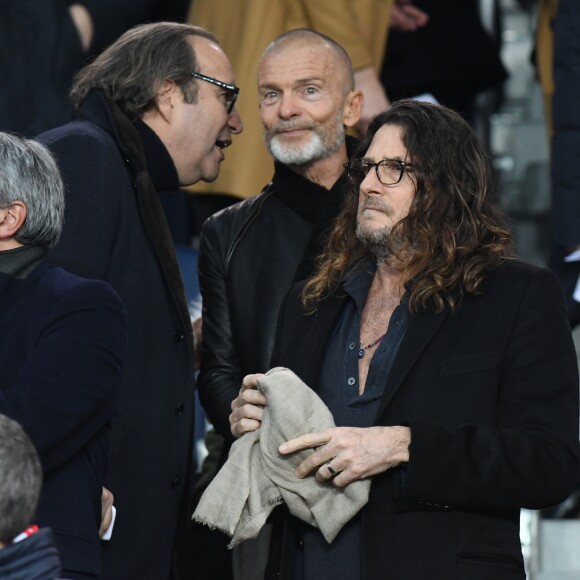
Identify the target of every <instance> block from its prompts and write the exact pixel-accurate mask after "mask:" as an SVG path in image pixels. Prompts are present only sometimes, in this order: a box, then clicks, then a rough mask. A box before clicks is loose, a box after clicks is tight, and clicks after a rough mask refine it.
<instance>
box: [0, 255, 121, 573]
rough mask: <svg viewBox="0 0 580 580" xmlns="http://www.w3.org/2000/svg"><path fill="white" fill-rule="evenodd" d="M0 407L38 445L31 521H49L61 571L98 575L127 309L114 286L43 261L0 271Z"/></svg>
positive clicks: (47, 524) (42, 524)
mask: <svg viewBox="0 0 580 580" xmlns="http://www.w3.org/2000/svg"><path fill="white" fill-rule="evenodd" d="M0 336H1V337H2V339H1V340H2V342H1V346H0V413H3V414H5V415H8V416H9V417H11V418H13V419H15V420H17V421H18V422H19V423H20V424H21V425H22V426H23V428H24V429H25V431H26V432H27V433H28V435H29V436H30V438H31V439H32V441H33V443H34V444H35V446H36V448H37V449H38V452H39V455H40V459H41V462H42V467H43V471H44V484H43V489H42V494H41V498H40V503H39V506H38V511H37V514H36V518H35V521H36V523H38V525H40V526H50V527H51V528H52V529H53V531H54V533H55V538H56V542H57V546H58V548H59V551H60V553H61V556H62V562H63V568H64V569H65V570H75V571H79V572H84V573H90V574H95V575H98V574H100V571H101V570H100V568H101V566H100V541H99V536H98V530H99V525H100V521H101V488H102V486H103V481H104V475H105V469H106V466H107V459H108V423H109V422H110V421H111V419H112V418H113V414H114V412H115V408H116V405H117V402H118V398H119V393H120V388H121V380H122V372H123V363H124V358H125V351H126V332H125V315H124V311H123V307H122V305H121V302H120V300H119V298H118V297H117V295H116V294H115V292H114V291H113V290H112V288H111V287H110V286H109V285H108V284H105V283H104V282H101V281H96V280H85V279H83V278H79V277H78V276H74V275H72V274H69V273H68V272H65V271H64V270H62V269H60V268H56V269H49V268H48V266H47V265H46V264H45V263H41V264H40V265H39V266H38V267H37V268H36V269H35V270H34V271H33V272H32V273H31V274H29V275H28V276H27V277H26V278H24V279H14V278H12V277H10V276H8V275H7V274H0Z"/></svg>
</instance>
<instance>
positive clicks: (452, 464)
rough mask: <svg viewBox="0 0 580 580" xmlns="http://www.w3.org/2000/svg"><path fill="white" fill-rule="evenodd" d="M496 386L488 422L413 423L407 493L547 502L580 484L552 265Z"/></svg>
mask: <svg viewBox="0 0 580 580" xmlns="http://www.w3.org/2000/svg"><path fill="white" fill-rule="evenodd" d="M465 380H468V378H467V377H466V379H465ZM489 389H490V391H491V392H496V393H497V402H496V405H495V417H489V418H488V420H486V421H481V422H478V423H477V424H475V423H474V424H463V425H459V426H455V427H449V426H446V425H445V424H435V423H427V422H421V421H411V422H410V427H411V434H412V435H411V447H410V461H409V463H408V467H407V476H406V478H405V480H404V486H403V487H401V489H400V490H399V492H400V496H401V498H404V499H406V500H409V499H410V500H411V501H413V502H417V503H419V504H421V503H424V504H429V505H440V506H449V507H451V508H452V509H453V508H458V509H470V508H471V509H479V508H481V509H486V508H491V509H493V508H520V507H526V508H531V509H539V508H545V507H547V506H549V505H553V504H556V503H558V502H561V501H563V500H564V499H565V498H566V497H567V496H568V495H569V493H570V492H571V491H572V490H573V489H574V488H575V486H576V485H577V484H578V481H579V477H580V467H579V466H580V454H579V445H578V369H577V361H576V354H575V350H574V345H573V342H572V339H571V334H570V328H569V326H568V323H567V321H566V317H565V312H564V306H563V301H562V297H561V290H560V289H559V287H558V283H557V281H556V279H555V278H554V275H553V274H552V273H551V272H548V271H544V270H542V271H539V272H538V273H536V274H535V275H534V276H532V277H531V279H530V282H529V284H528V286H527V289H526V290H525V292H524V294H523V298H522V299H521V301H520V304H519V308H518V311H517V314H516V318H515V324H514V326H513V328H512V331H511V334H510V336H509V339H508V342H507V349H506V351H505V353H504V357H503V363H502V367H501V369H500V374H499V381H498V384H497V385H495V384H494V385H489ZM452 403H453V402H450V404H452Z"/></svg>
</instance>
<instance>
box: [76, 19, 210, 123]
mask: <svg viewBox="0 0 580 580" xmlns="http://www.w3.org/2000/svg"><path fill="white" fill-rule="evenodd" d="M196 37H198V38H199V37H200V38H205V39H206V40H209V41H210V42H213V43H214V44H219V43H218V40H217V38H216V37H215V36H214V35H213V34H212V33H211V32H209V31H208V30H205V28H201V27H200V26H193V25H191V24H181V23H178V22H155V23H153V24H142V25H140V26H135V27H134V28H131V29H130V30H128V31H127V32H125V33H124V34H123V35H122V36H120V37H119V39H118V40H116V41H115V42H114V43H113V44H112V45H111V46H109V47H108V48H107V49H106V50H104V51H103V52H102V53H101V54H100V55H99V56H98V57H97V58H96V59H95V60H94V61H93V62H92V63H90V64H88V65H87V66H85V67H84V68H83V69H81V71H80V72H79V73H78V74H77V76H76V78H75V81H74V83H73V87H72V90H71V93H70V97H71V100H72V102H73V104H74V106H75V107H76V108H77V109H78V108H79V107H80V106H81V104H82V102H83V101H84V99H85V98H86V97H87V96H88V94H89V93H90V92H91V91H92V90H93V89H100V90H102V91H103V92H104V93H105V95H106V96H107V97H108V98H109V99H111V100H112V101H115V103H117V105H118V106H119V107H120V108H121V109H122V110H123V112H124V113H125V114H126V115H127V116H129V117H130V118H131V119H138V118H141V117H142V116H143V113H144V112H145V111H146V110H147V109H148V108H149V107H151V106H152V104H153V103H154V102H155V97H156V96H157V92H158V91H159V88H160V87H161V85H162V83H163V82H164V81H165V80H171V81H173V82H174V83H175V84H176V85H177V86H178V87H180V88H181V90H182V92H183V98H184V100H185V102H186V103H195V102H196V99H197V81H196V80H195V78H194V77H193V76H192V73H194V72H199V71H198V64H197V59H196V56H195V52H194V50H193V47H192V46H191V44H190V43H189V42H188V41H187V40H188V39H189V38H196Z"/></svg>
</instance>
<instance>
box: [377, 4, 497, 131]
mask: <svg viewBox="0 0 580 580" xmlns="http://www.w3.org/2000/svg"><path fill="white" fill-rule="evenodd" d="M414 4H415V6H416V7H417V8H419V9H421V10H422V11H424V12H426V13H427V14H428V15H429V20H428V22H426V23H425V26H422V27H418V28H417V29H416V30H414V31H409V30H392V31H391V33H390V34H389V38H388V42H387V47H386V53H385V59H384V62H383V67H382V72H381V81H382V83H383V85H384V87H385V89H386V91H387V94H388V95H389V98H390V99H391V100H393V101H394V100H397V99H401V98H412V97H414V96H417V95H420V94H423V93H431V94H432V95H433V96H434V97H435V98H436V99H437V101H439V102H440V103H441V104H443V105H446V106H447V107H450V108H452V109H454V110H455V111H457V112H459V113H460V114H462V115H463V117H464V118H466V119H467V120H468V121H470V122H472V121H473V118H474V104H475V97H476V95H477V94H478V93H480V92H481V91H484V90H486V89H491V88H494V87H497V86H498V85H499V84H500V83H501V82H502V81H503V80H504V79H505V78H506V74H507V73H506V70H505V68H504V66H503V64H502V62H501V60H500V58H499V44H498V42H496V40H494V38H492V36H491V35H490V34H489V33H488V32H487V31H486V30H485V29H484V27H483V25H482V22H481V18H480V14H479V2H478V0H460V1H459V0H414Z"/></svg>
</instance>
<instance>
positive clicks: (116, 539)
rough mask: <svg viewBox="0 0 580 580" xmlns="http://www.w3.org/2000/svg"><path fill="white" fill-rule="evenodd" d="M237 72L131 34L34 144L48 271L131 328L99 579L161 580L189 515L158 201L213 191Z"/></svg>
mask: <svg viewBox="0 0 580 580" xmlns="http://www.w3.org/2000/svg"><path fill="white" fill-rule="evenodd" d="M234 82H235V79H234V73H233V70H232V67H231V64H230V62H229V60H228V58H227V57H226V55H225V53H224V52H223V51H222V49H221V48H220V47H219V45H218V43H217V40H216V38H215V37H214V36H213V34H211V33H210V32H208V31H207V30H204V29H202V28H198V27H194V26H189V25H186V24H177V23H168V22H163V23H157V24H147V25H142V26H138V27H136V28H133V29H131V30H129V31H128V32H126V33H125V34H123V35H122V36H121V37H120V38H119V39H118V40H117V41H116V42H115V43H113V44H112V45H111V46H110V47H108V48H107V49H106V50H105V51H104V52H103V53H101V54H100V55H99V56H98V57H97V58H96V59H95V60H94V61H93V63H91V64H90V65H88V66H86V67H85V68H84V69H82V70H81V72H80V73H79V74H78V76H77V77H76V81H75V84H74V87H73V90H72V97H73V101H74V103H75V105H76V107H77V108H78V111H79V114H80V120H79V121H75V122H72V123H69V124H67V125H65V126H63V127H59V128H57V129H54V130H52V131H49V132H47V133H44V134H43V135H41V136H40V137H39V139H41V140H42V141H43V142H44V143H46V144H47V145H48V146H49V148H50V149H51V150H52V151H53V152H54V153H55V154H56V156H57V158H58V160H59V162H60V165H61V170H62V171H63V178H64V181H65V183H66V186H67V206H66V221H65V228H64V231H63V235H62V238H61V240H60V243H59V244H58V246H57V247H56V248H55V249H54V251H53V253H52V255H51V261H52V263H54V264H57V265H62V266H63V267H66V268H68V269H70V271H72V272H75V273H77V274H79V275H83V276H86V277H91V278H99V279H104V280H106V281H108V282H110V283H111V285H112V286H113V287H114V288H115V289H116V290H117V291H118V293H119V295H120V296H121V299H122V300H123V303H124V305H125V308H126V309H127V315H128V321H129V357H128V361H127V368H126V372H125V377H124V382H123V391H122V396H121V403H120V410H119V413H118V415H117V417H116V419H115V421H114V422H113V430H112V438H111V462H110V466H109V469H108V471H107V475H106V487H107V488H108V489H110V490H111V491H112V492H113V494H114V496H115V505H116V507H117V510H118V511H117V519H116V522H115V529H114V532H113V535H112V538H111V540H110V542H107V544H106V545H105V546H104V547H103V563H104V577H105V578H107V579H113V578H114V579H117V578H119V579H124V580H133V579H135V580H136V579H138V580H149V579H150V580H165V579H167V578H168V577H169V574H170V567H171V558H172V553H173V546H174V542H175V539H176V536H177V535H178V534H179V532H180V530H181V529H182V527H185V525H186V523H187V522H188V520H189V516H190V515H191V506H190V501H191V492H192V489H191V475H192V455H193V453H192V443H193V423H194V384H193V368H194V349H193V336H192V328H191V320H190V315H189V310H188V306H187V301H186V297H185V292H184V288H183V282H182V279H181V275H180V270H179V265H178V262H177V257H176V253H175V247H174V245H173V242H172V239H171V234H170V231H169V227H168V224H167V221H166V219H165V217H164V213H163V208H162V206H161V203H160V200H159V195H160V193H161V192H168V194H170V193H171V192H175V193H178V192H179V188H180V186H182V185H190V184H193V183H195V182H197V181H199V180H206V181H212V180H213V179H215V178H216V177H217V175H218V172H219V167H220V163H221V162H222V161H223V159H224V151H223V150H224V149H225V148H226V147H228V146H229V145H230V144H231V142H232V135H233V134H237V133H239V132H240V131H241V130H242V123H241V120H240V117H239V115H238V113H237V110H236V108H235V102H236V97H237V94H238V88H237V87H236V86H235V85H234Z"/></svg>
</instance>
